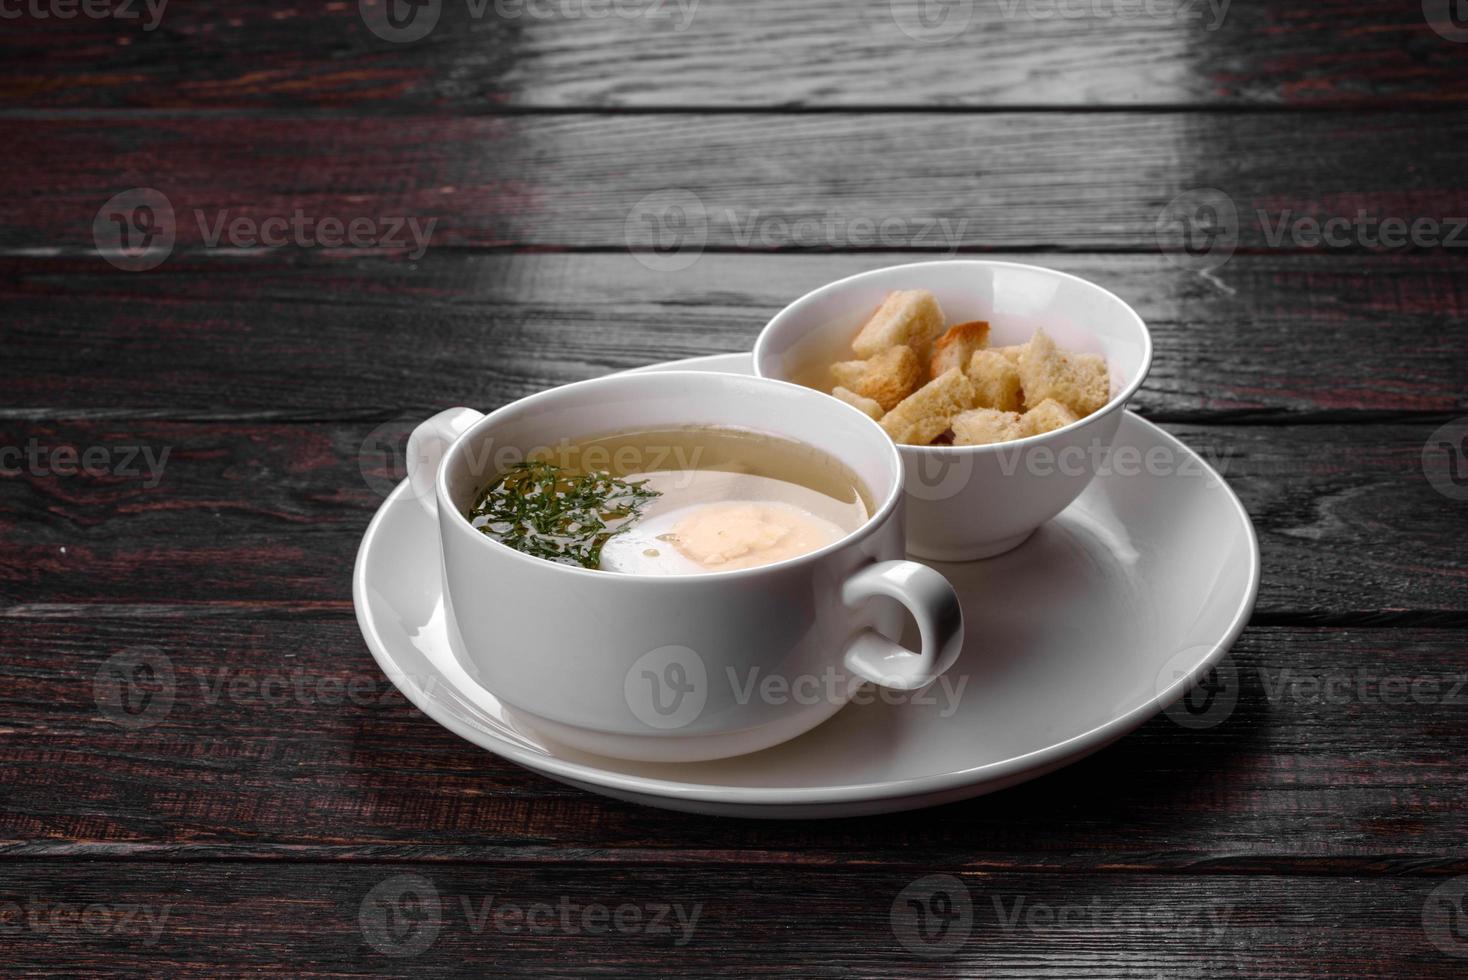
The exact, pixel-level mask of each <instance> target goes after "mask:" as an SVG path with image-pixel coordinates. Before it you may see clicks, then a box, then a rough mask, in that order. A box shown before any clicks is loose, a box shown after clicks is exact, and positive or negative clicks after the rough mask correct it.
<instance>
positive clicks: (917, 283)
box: [754, 259, 1152, 561]
mask: <svg viewBox="0 0 1468 980" xmlns="http://www.w3.org/2000/svg"><path fill="white" fill-rule="evenodd" d="M896 289H926V290H929V291H930V292H932V293H933V294H934V295H935V296H936V297H937V299H938V304H939V305H940V306H941V307H942V308H943V312H944V314H945V315H946V317H947V319H948V322H949V323H950V324H953V323H962V322H965V321H968V320H987V321H989V326H990V335H989V343H990V345H991V346H994V347H1001V346H1008V345H1011V344H1021V343H1024V342H1026V341H1028V340H1029V339H1030V337H1031V336H1032V335H1033V334H1034V332H1035V330H1036V329H1037V328H1041V327H1043V328H1044V330H1045V332H1046V333H1048V334H1049V335H1050V336H1051V337H1053V338H1054V339H1055V342H1056V343H1057V344H1058V345H1060V346H1061V347H1062V348H1064V349H1066V350H1070V351H1076V352H1080V353H1098V354H1103V355H1105V357H1106V362H1107V365H1108V366H1109V367H1110V370H1111V401H1110V402H1108V403H1107V404H1106V406H1105V407H1104V408H1102V409H1100V410H1098V411H1096V412H1093V413H1092V414H1091V415H1088V416H1087V417H1085V418H1083V419H1081V420H1079V421H1077V422H1074V423H1072V424H1070V425H1067V426H1065V427H1063V428H1060V429H1056V430H1055V431H1053V432H1047V433H1044V434H1042V435H1037V436H1031V437H1029V438H1027V439H1020V440H1017V441H1015V442H1008V443H1001V444H997V445H989V446H902V447H900V449H901V452H902V460H903V463H904V464H905V466H906V471H907V485H906V506H907V548H908V551H910V552H911V553H912V554H914V555H917V556H919V557H922V558H933V559H937V560H940V561H965V560H968V559H973V558H987V557H990V556H992V555H997V554H1002V553H1003V552H1005V551H1008V550H1009V549H1011V548H1013V547H1015V546H1016V545H1018V544H1019V543H1020V542H1022V541H1024V540H1025V538H1027V537H1029V535H1030V534H1031V533H1033V531H1034V530H1035V528H1037V527H1039V526H1040V525H1041V524H1044V523H1045V522H1046V521H1048V520H1050V519H1051V518H1053V517H1054V516H1055V515H1056V514H1059V513H1060V512H1061V511H1062V510H1064V509H1065V508H1066V507H1067V506H1068V505H1069V504H1070V502H1071V501H1073V500H1074V499H1075V498H1076V497H1077V496H1078V495H1079V494H1080V492H1081V491H1082V490H1084V489H1085V488H1086V485H1087V484H1088V483H1090V481H1091V479H1092V477H1094V476H1095V475H1096V471H1097V469H1098V467H1099V466H1100V465H1101V464H1102V462H1103V461H1104V460H1105V458H1106V453H1107V450H1109V449H1110V447H1111V442H1112V439H1113V437H1114V436H1115V435H1116V430H1117V426H1118V425H1120V424H1121V416H1122V410H1123V408H1124V406H1125V405H1126V402H1127V399H1129V398H1130V397H1131V396H1132V394H1133V393H1134V392H1135V391H1136V390H1137V389H1138V388H1139V387H1141V384H1142V380H1143V379H1144V378H1145V377H1146V376H1147V369H1148V367H1149V366H1150V364H1151V362H1152V340H1151V337H1150V336H1149V334H1148V333H1147V328H1146V326H1145V324H1143V323H1142V319H1141V317H1139V316H1137V314H1136V313H1135V312H1134V311H1133V310H1132V308H1131V307H1130V306H1128V305H1127V304H1126V303H1124V302H1122V301H1121V300H1120V299H1118V298H1117V297H1116V296H1114V295H1113V294H1111V293H1110V292H1107V291H1106V290H1105V289H1102V288H1101V287H1100V286H1097V285H1095V284H1094V283H1090V282H1087V281H1085V280H1084V279H1078V278H1076V277H1075V276H1072V275H1067V274H1066V273H1063V272H1056V271H1055V270H1053V269H1044V268H1040V267H1038V266H1030V265H1019V264H1016V263H1012V262H987V261H978V260H967V259H955V260H950V261H943V262H918V263H913V264H911V265H899V266H893V267H891V268H886V269H874V270H872V271H870V272H863V273H861V274H859V275H854V276H850V277H848V278H846V279H841V280H839V281H837V282H833V283H831V284H829V285H826V286H822V287H821V288H820V289H817V290H815V291H813V292H810V293H807V294H806V295H804V296H802V297H801V298H800V299H797V300H796V301H795V302H793V303H791V304H790V305H789V306H787V307H785V309H783V310H781V311H780V312H779V313H777V314H775V316H774V318H773V319H772V320H770V322H769V323H768V324H766V326H765V328H764V330H763V331H761V333H760V335H759V338H758V340H757V341H756V342H755V347H754V369H755V373H756V374H758V375H760V376H761V377H766V378H778V379H781V380H784V381H807V382H814V383H824V382H826V381H827V371H828V368H829V366H830V365H831V364H832V363H834V362H836V361H845V360H850V359H851V358H853V357H855V356H856V355H855V354H854V353H853V352H852V350H851V339H852V338H853V337H854V336H855V335H856V333H857V331H858V330H859V329H860V328H861V325H862V324H863V323H864V322H865V321H866V319H867V318H868V317H869V316H871V314H872V311H873V310H875V309H876V308H877V306H878V304H880V303H881V301H882V299H883V298H884V297H885V296H886V295H887V294H888V293H889V292H892V291H893V290H896Z"/></svg>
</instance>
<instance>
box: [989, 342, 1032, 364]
mask: <svg viewBox="0 0 1468 980" xmlns="http://www.w3.org/2000/svg"><path fill="white" fill-rule="evenodd" d="M993 349H994V350H995V351H997V352H999V353H1000V354H1003V355H1004V359H1005V360H1006V361H1008V362H1009V363H1010V364H1014V365H1016V366H1018V364H1019V352H1020V351H1022V350H1024V349H1025V345H1024V344H1010V345H1009V346H1008V347H995V348H993Z"/></svg>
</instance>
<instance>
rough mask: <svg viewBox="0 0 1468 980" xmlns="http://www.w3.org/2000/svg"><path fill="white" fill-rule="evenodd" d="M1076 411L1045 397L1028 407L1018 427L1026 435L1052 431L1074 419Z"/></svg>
mask: <svg viewBox="0 0 1468 980" xmlns="http://www.w3.org/2000/svg"><path fill="white" fill-rule="evenodd" d="M1076 418H1077V416H1076V413H1075V412H1072V411H1071V410H1070V409H1069V408H1067V407H1065V406H1064V405H1062V404H1061V403H1060V402H1058V401H1056V400H1055V399H1053V398H1047V399H1045V400H1044V401H1042V402H1041V403H1040V404H1038V405H1036V406H1035V407H1034V408H1032V409H1030V410H1029V411H1028V412H1026V413H1025V414H1024V416H1023V417H1021V419H1020V428H1021V429H1023V430H1024V434H1025V435H1027V436H1037V435H1039V434H1040V433H1042V432H1054V431H1055V430H1056V429H1058V428H1060V427H1061V426H1063V425H1070V424H1071V423H1072V422H1074V421H1076Z"/></svg>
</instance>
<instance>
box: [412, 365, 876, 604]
mask: <svg viewBox="0 0 1468 980" xmlns="http://www.w3.org/2000/svg"><path fill="white" fill-rule="evenodd" d="M667 378H673V379H678V378H682V379H685V380H693V379H696V380H697V381H699V382H700V383H702V384H707V383H709V381H710V379H717V380H715V381H714V382H713V383H716V384H729V385H739V386H751V387H774V388H783V389H787V390H792V391H796V392H799V393H800V394H799V397H800V398H802V399H806V398H810V399H821V400H822V402H823V403H829V404H823V407H822V409H821V410H822V411H826V410H833V409H835V410H839V411H841V412H849V413H851V414H852V415H853V416H855V417H857V418H860V419H861V420H862V421H863V422H865V423H866V424H867V425H868V426H869V427H870V428H871V429H872V430H874V431H875V435H876V436H878V437H880V440H881V443H883V444H885V446H886V456H887V461H888V464H889V466H888V469H889V471H890V473H891V486H890V487H889V488H888V490H887V493H886V495H885V496H884V497H883V499H882V502H881V503H880V504H879V505H877V506H876V507H874V508H873V510H872V513H870V514H868V515H867V519H866V520H865V521H863V522H862V524H861V526H860V527H857V528H854V529H853V530H851V531H849V532H847V533H846V534H843V535H842V536H841V537H839V538H837V539H836V540H835V541H833V542H831V543H830V544H827V545H823V546H821V547H820V548H817V549H816V550H814V551H808V552H806V553H804V554H801V555H796V556H794V557H793V558H784V559H781V560H780V561H776V562H770V563H769V564H768V565H756V566H754V567H753V568H737V569H730V570H729V571H722V572H720V571H714V572H690V573H688V574H686V575H684V574H678V575H649V574H646V573H640V572H614V571H607V570H604V569H600V568H584V567H581V566H578V565H567V564H564V563H562V562H556V561H551V560H549V559H547V558H538V557H536V556H535V555H529V554H526V553H525V552H523V551H519V550H518V549H515V548H512V547H510V546H509V545H507V544H505V543H504V542H502V541H496V540H495V539H494V538H491V537H490V536H489V535H487V534H484V533H483V532H481V531H480V530H479V529H478V528H476V527H475V526H474V525H473V524H472V523H470V521H469V518H468V517H466V516H465V515H464V512H463V511H462V510H461V509H460V508H459V507H458V506H457V505H456V504H455V503H454V501H453V500H452V498H451V497H450V496H449V490H448V472H449V469H450V464H451V463H452V462H453V461H454V460H455V459H456V457H457V456H458V455H459V454H460V453H461V452H462V451H463V449H464V447H465V446H468V445H471V444H473V443H474V441H475V440H476V439H482V438H483V437H484V435H485V434H486V432H487V431H489V430H492V429H493V428H494V424H495V422H496V421H500V422H502V421H503V416H504V415H505V414H507V413H509V412H510V411H511V410H512V409H514V410H517V411H522V410H525V409H527V408H530V407H532V406H533V405H535V404H537V403H539V402H544V401H553V400H555V399H556V398H557V397H565V395H566V394H568V393H570V392H572V391H577V390H581V389H585V388H591V387H597V386H602V385H610V384H612V383H614V382H615V383H620V384H661V383H665V382H663V380H662V379H667ZM633 379H638V380H635V381H634V380H633ZM641 379H647V380H645V381H644V380H641ZM690 401H694V402H696V396H691V397H690ZM692 414H693V415H694V416H695V417H694V418H691V419H689V420H686V421H683V422H679V423H676V424H673V423H670V427H673V428H681V427H684V426H687V427H697V426H702V425H708V426H714V427H717V428H731V429H738V428H746V430H747V431H749V432H754V433H758V434H761V435H768V436H773V437H775V438H778V439H785V440H786V441H788V442H795V443H799V444H801V445H803V446H807V447H808V448H811V449H817V447H814V446H811V445H810V444H809V443H807V442H806V441H805V440H803V439H798V438H796V437H794V436H791V435H787V434H784V433H781V432H775V431H772V430H770V429H767V428H763V427H756V426H748V427H742V426H740V425H738V424H734V423H705V422H699V421H698V420H697V418H696V415H697V413H696V412H694V413H692ZM591 435H592V436H594V435H596V432H595V430H594V429H593V430H591ZM898 449H899V447H898V446H897V444H896V443H894V442H893V441H892V440H891V439H889V438H888V437H887V433H886V431H885V430H883V428H882V427H881V426H880V425H878V424H877V423H876V422H875V421H873V420H872V418H871V417H870V416H868V415H866V414H865V413H863V412H862V411H860V410H859V409H856V408H854V407H852V406H850V405H847V404H845V403H844V402H842V401H840V400H839V399H835V398H831V397H830V396H829V395H826V394H824V393H823V392H819V391H816V390H815V389H813V388H807V387H806V386H805V385H800V384H795V383H794V382H791V381H784V380H782V379H779V378H763V377H758V376H755V375H737V374H728V375H723V374H710V373H709V372H706V371H659V372H657V373H656V374H636V375H634V374H615V375H608V376H606V377H601V378H589V379H587V380H585V381H574V382H571V383H570V384H565V385H559V386H557V387H555V388H548V389H546V390H545V391H540V392H536V393H535V394H533V395H527V396H526V397H524V398H520V399H517V400H515V401H513V402H510V403H509V404H508V405H502V406H500V407H499V408H497V409H495V410H494V411H492V412H488V413H486V414H485V416H484V417H483V418H482V419H479V420H478V421H476V422H475V423H474V424H473V425H472V426H470V427H469V428H468V429H466V430H465V431H464V433H463V434H462V435H460V436H459V437H458V438H457V439H455V440H454V443H453V445H452V446H450V447H449V448H448V450H447V451H445V452H444V455H443V459H442V460H440V461H439V465H438V472H437V473H436V474H435V475H434V480H433V487H434V493H435V494H436V495H437V503H438V507H439V511H440V513H442V511H443V508H444V507H447V508H448V509H449V510H451V511H453V512H454V516H455V518H456V519H457V520H456V521H455V523H456V524H457V525H458V526H459V527H460V529H461V530H468V531H471V532H473V534H474V536H475V537H476V538H479V539H481V540H482V541H483V542H484V544H485V545H487V546H489V547H490V548H492V549H498V550H499V551H502V552H503V553H505V554H506V555H507V556H509V557H512V558H514V559H518V560H523V561H527V562H533V563H535V565H536V566H537V567H541V566H549V567H551V568H554V569H557V570H559V571H561V572H565V573H567V574H570V575H591V576H595V577H596V578H597V579H598V580H604V581H607V582H608V583H612V582H622V583H627V584H633V583H636V584H644V583H649V582H658V583H664V584H666V585H669V586H672V585H674V584H693V583H708V582H712V581H728V582H734V581H738V580H740V579H746V578H751V577H755V576H759V575H764V574H770V573H773V572H775V571H779V570H785V569H790V568H794V567H797V566H799V565H802V564H811V563H815V562H818V561H820V560H821V559H823V558H825V557H826V556H827V555H830V554H833V553H835V552H837V551H840V550H841V549H843V548H849V547H851V546H853V545H855V544H857V543H858V542H860V541H862V540H864V539H866V538H868V537H870V536H871V535H873V534H875V533H876V532H877V530H878V529H879V528H880V527H881V526H883V525H885V524H886V522H887V520H888V519H889V518H890V517H891V516H892V515H893V513H894V512H895V511H896V509H897V507H898V506H899V505H900V504H901V503H902V493H903V491H902V485H903V477H904V467H903V463H902V454H901V453H900V452H899V451H898ZM817 451H818V452H822V453H825V454H826V455H827V456H830V457H832V458H833V459H835V460H836V461H837V462H839V463H841V464H842V465H843V466H846V467H847V468H848V469H850V468H852V467H851V466H850V464H849V463H848V461H847V460H846V459H845V458H843V457H841V456H839V455H837V454H835V453H831V452H828V451H826V450H824V449H817ZM868 492H870V490H868ZM898 516H899V517H900V515H898Z"/></svg>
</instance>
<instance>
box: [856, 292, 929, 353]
mask: <svg viewBox="0 0 1468 980" xmlns="http://www.w3.org/2000/svg"><path fill="white" fill-rule="evenodd" d="M942 332H943V311H942V310H941V309H940V308H939V307H938V300H937V299H935V298H934V297H933V294H932V293H930V292H928V291H927V290H926V289H902V290H898V291H897V292H893V293H888V294H887V298H886V299H884V300H882V305H881V306H879V307H877V311H876V312H875V313H873V314H872V316H871V319H869V320H867V322H866V324H865V325H863V326H862V328H861V331H860V332H859V333H858V334H857V335H856V339H855V340H853V341H852V342H851V349H852V350H854V351H856V356H857V357H875V356H876V355H877V354H880V353H881V352H882V351H884V350H886V349H887V348H889V347H896V346H898V345H899V344H901V345H903V346H905V347H911V348H913V349H914V350H915V351H917V352H918V353H919V354H920V355H922V356H923V359H924V360H926V359H927V357H926V355H927V351H928V346H929V345H930V344H931V343H932V342H933V338H934V337H936V336H938V334H940V333H942Z"/></svg>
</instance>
